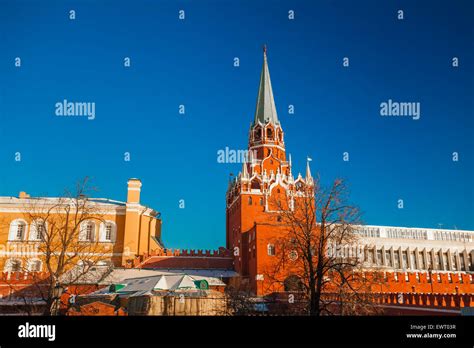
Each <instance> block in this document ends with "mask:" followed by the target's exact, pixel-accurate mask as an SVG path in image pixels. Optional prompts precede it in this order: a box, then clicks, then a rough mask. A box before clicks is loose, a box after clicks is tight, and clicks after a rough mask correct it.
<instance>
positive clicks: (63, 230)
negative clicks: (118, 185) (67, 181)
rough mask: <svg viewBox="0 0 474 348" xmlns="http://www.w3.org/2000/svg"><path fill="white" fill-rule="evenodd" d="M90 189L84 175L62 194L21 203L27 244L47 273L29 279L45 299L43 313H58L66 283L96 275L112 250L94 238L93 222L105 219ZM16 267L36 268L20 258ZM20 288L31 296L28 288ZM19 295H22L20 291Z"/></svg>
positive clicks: (27, 269) (24, 269)
mask: <svg viewBox="0 0 474 348" xmlns="http://www.w3.org/2000/svg"><path fill="white" fill-rule="evenodd" d="M93 191H95V188H94V187H92V186H90V180H89V178H85V179H83V180H81V181H79V182H78V183H77V184H76V187H75V190H73V191H69V190H66V191H65V194H64V196H63V197H59V198H28V202H29V203H28V204H25V206H24V209H23V211H24V212H23V215H24V218H25V220H26V221H28V222H29V223H30V226H31V227H30V238H29V241H28V244H30V246H32V247H34V250H35V252H34V254H35V255H37V259H38V260H40V261H41V264H42V265H43V266H44V268H45V272H47V274H48V277H47V278H46V279H44V280H42V281H41V282H34V281H33V282H32V287H35V288H36V290H35V291H36V294H38V295H39V296H40V297H41V298H42V299H43V300H44V302H45V303H46V306H45V310H44V313H43V314H44V315H58V314H59V309H60V308H59V307H60V299H61V295H62V293H63V291H64V290H65V289H66V287H67V285H68V284H74V283H76V282H78V281H82V280H84V278H85V277H88V276H89V275H95V273H96V268H97V265H98V263H99V262H101V261H106V262H107V263H109V261H110V256H109V253H110V252H111V250H107V248H104V245H103V244H101V243H99V240H98V238H96V226H99V225H100V223H103V222H104V219H103V216H104V212H103V211H101V209H100V207H99V204H98V202H96V201H94V199H93V198H91V197H90V193H91V192H93ZM32 233H33V234H34V235H33V236H32ZM30 261H31V260H30ZM15 271H20V272H24V273H25V272H26V273H27V272H30V273H31V272H35V271H36V269H35V265H34V264H31V263H29V262H23V266H22V269H15ZM23 292H24V293H25V296H30V295H29V293H31V291H23ZM18 296H20V297H21V296H22V292H21V291H20V292H18Z"/></svg>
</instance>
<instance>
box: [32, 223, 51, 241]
mask: <svg viewBox="0 0 474 348" xmlns="http://www.w3.org/2000/svg"><path fill="white" fill-rule="evenodd" d="M46 230H47V225H46V221H44V220H42V219H36V220H35V221H33V222H32V224H31V228H30V234H29V236H28V239H29V240H43V239H44V234H45V232H46Z"/></svg>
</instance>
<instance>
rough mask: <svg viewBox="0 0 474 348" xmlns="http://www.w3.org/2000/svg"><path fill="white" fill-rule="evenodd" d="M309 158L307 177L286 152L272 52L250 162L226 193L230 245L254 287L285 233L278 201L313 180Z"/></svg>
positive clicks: (246, 281)
mask: <svg viewBox="0 0 474 348" xmlns="http://www.w3.org/2000/svg"><path fill="white" fill-rule="evenodd" d="M313 183H314V182H313V178H312V176H311V170H310V167H309V162H308V164H307V167H306V177H305V178H303V177H302V176H301V175H300V174H299V175H298V176H297V177H296V178H295V177H294V176H293V173H292V170H291V155H289V156H287V154H286V148H285V137H284V132H283V128H282V126H281V123H280V120H279V119H278V115H277V110H276V106H275V99H274V96H273V90H272V84H271V80H270V71H269V68H268V59H267V51H266V48H265V47H264V50H263V67H262V72H261V74H260V85H259V88H258V95H257V106H256V110H255V117H254V120H253V122H252V123H251V125H250V130H249V141H248V156H247V161H246V162H245V163H243V165H242V171H241V172H240V173H239V174H238V176H237V177H235V179H234V180H232V181H231V182H230V183H229V187H228V190H227V194H226V200H227V205H226V207H227V208H226V220H227V221H226V239H227V245H226V247H227V248H228V249H230V250H231V251H232V252H233V255H234V266H235V270H236V271H237V272H239V274H240V276H241V280H242V281H243V283H244V285H246V286H247V287H248V288H249V289H250V290H251V291H252V292H254V293H257V294H260V293H262V292H263V283H262V286H260V285H259V284H260V282H263V281H264V280H265V279H264V275H263V269H264V267H265V264H267V263H268V261H269V260H268V258H271V257H273V256H274V245H272V244H271V242H270V241H271V239H272V238H274V237H275V236H278V233H279V231H280V232H281V228H282V226H281V223H280V224H279V221H278V217H277V215H278V214H276V213H277V210H278V209H277V206H276V205H275V203H274V202H276V201H278V202H280V200H281V197H285V202H288V204H289V205H290V207H291V206H292V202H293V200H294V199H295V198H296V197H298V191H299V190H301V189H302V188H303V187H305V186H306V185H313Z"/></svg>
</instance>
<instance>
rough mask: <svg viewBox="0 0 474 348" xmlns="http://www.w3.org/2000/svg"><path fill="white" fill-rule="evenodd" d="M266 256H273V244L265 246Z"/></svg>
mask: <svg viewBox="0 0 474 348" xmlns="http://www.w3.org/2000/svg"><path fill="white" fill-rule="evenodd" d="M267 254H268V256H275V254H276V252H275V245H274V244H267Z"/></svg>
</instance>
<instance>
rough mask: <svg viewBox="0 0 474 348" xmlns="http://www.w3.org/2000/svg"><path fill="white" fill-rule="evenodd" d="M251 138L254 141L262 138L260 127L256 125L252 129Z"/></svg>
mask: <svg viewBox="0 0 474 348" xmlns="http://www.w3.org/2000/svg"><path fill="white" fill-rule="evenodd" d="M253 140H254V141H260V140H262V127H260V126H257V127H255V129H254V130H253Z"/></svg>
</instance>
